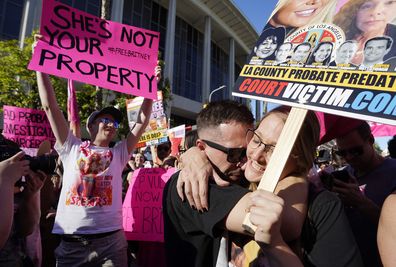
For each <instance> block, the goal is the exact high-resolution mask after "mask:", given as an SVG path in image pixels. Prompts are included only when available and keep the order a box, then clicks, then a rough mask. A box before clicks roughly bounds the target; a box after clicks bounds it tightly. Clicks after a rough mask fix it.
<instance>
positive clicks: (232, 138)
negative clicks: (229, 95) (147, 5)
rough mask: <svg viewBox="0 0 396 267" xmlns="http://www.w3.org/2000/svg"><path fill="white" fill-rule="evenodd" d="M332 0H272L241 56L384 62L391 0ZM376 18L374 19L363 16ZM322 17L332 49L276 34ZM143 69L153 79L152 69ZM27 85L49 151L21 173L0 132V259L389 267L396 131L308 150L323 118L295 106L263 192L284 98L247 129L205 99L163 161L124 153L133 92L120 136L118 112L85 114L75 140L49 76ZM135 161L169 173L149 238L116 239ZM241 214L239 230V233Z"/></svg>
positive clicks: (310, 62)
mask: <svg viewBox="0 0 396 267" xmlns="http://www.w3.org/2000/svg"><path fill="white" fill-rule="evenodd" d="M336 4H337V1H336V0H306V1H305V0H303V1H290V0H280V1H279V3H278V5H277V6H276V8H275V10H274V12H273V14H272V16H271V18H270V20H269V22H268V25H267V26H266V28H265V29H264V31H263V34H262V35H261V37H260V39H259V41H258V43H257V45H256V47H255V48H254V49H253V52H252V56H251V59H250V64H257V65H277V66H299V67H317V66H322V67H323V66H325V67H337V68H339V67H340V68H341V67H346V68H348V69H360V70H369V71H371V70H373V69H375V66H377V65H378V64H385V65H386V64H388V65H389V66H390V68H393V69H391V70H394V67H395V66H396V62H394V61H395V59H394V58H395V57H396V54H395V53H396V49H393V47H394V41H393V40H394V38H393V37H394V36H395V35H396V33H395V26H394V25H393V24H392V21H393V19H394V18H395V14H396V13H394V12H390V11H392V8H393V7H394V6H395V4H396V1H384V0H370V1H367V0H349V1H348V2H347V3H346V4H345V5H343V6H342V7H341V8H340V10H339V11H338V13H337V14H335V8H336ZM346 14H347V15H346ZM378 14H380V15H381V16H382V18H384V19H382V20H381V21H379V20H378V21H377V20H375V18H376V17H377V16H378ZM327 22H329V23H334V24H335V25H337V26H338V27H340V28H341V29H342V30H343V31H344V32H345V35H346V40H345V41H344V42H342V43H340V44H339V45H338V46H335V44H334V42H330V41H323V40H322V41H319V35H318V32H312V34H310V35H307V38H306V41H303V42H300V43H298V44H297V43H293V42H289V41H288V40H287V38H288V37H289V36H291V35H292V34H293V33H295V32H297V30H299V29H301V28H303V27H304V26H305V25H307V24H317V23H327ZM334 52H335V56H333V57H332V54H333V53H334ZM332 58H333V59H334V60H332ZM387 70H388V69H387ZM153 73H155V76H156V78H157V80H159V78H160V73H161V68H160V67H158V66H157V67H156V68H155V69H154V70H153ZM37 84H38V91H39V96H40V100H41V104H42V107H43V109H44V111H45V112H46V115H47V118H48V120H49V123H50V125H51V128H52V131H53V133H54V136H55V138H56V144H55V147H54V152H52V153H54V154H56V158H58V160H57V161H56V160H55V159H54V158H51V159H49V160H53V161H54V162H55V161H56V164H54V168H50V169H45V170H43V169H41V168H38V169H37V168H33V167H32V164H31V163H32V160H31V159H29V158H27V157H26V156H25V154H24V152H21V151H20V150H21V149H20V148H19V147H18V145H17V144H16V143H14V142H11V141H9V140H7V139H6V138H4V137H3V136H1V140H0V147H1V149H2V151H1V155H0V156H1V158H0V201H1V203H2V204H1V205H0V214H2V219H1V220H0V266H43V267H44V266H60V267H62V266H65V267H66V266H67V267H68V266H121V267H123V266H168V267H173V266H197V267H198V266H205V267H206V266H233V267H242V266H285V267H290V266H293V267H294V266H296V267H298V266H317V267H327V266H328V267H330V266H331V267H334V266H352V267H359V266H366V267H377V266H378V267H379V266H395V265H396V256H395V255H394V253H392V252H393V250H394V247H395V245H396V227H395V223H396V215H395V212H394V211H393V209H392V206H393V205H394V203H395V202H396V198H395V194H396V179H395V178H394V177H393V172H396V159H393V158H394V157H396V149H395V147H396V145H395V144H396V137H395V138H393V139H392V140H391V141H390V142H389V149H388V150H389V154H390V156H389V157H383V156H381V155H380V154H379V153H378V152H377V151H376V149H375V146H374V142H375V140H374V136H373V134H372V132H371V129H370V126H369V124H368V123H367V122H366V121H360V120H354V119H345V120H341V121H343V122H339V123H335V124H334V127H335V128H338V129H339V130H340V131H334V132H333V135H332V138H331V139H334V140H335V144H334V145H331V147H330V148H326V149H325V150H322V151H320V150H318V146H319V145H320V144H322V143H323V142H325V141H324V140H326V141H329V140H330V139H329V136H326V138H327V139H325V138H324V137H323V135H322V127H323V125H322V123H323V120H322V119H321V118H322V117H321V116H323V114H321V115H320V113H318V112H313V111H309V112H308V113H307V115H306V117H305V120H304V122H303V126H302V128H301V131H300V132H299V134H298V136H297V140H296V142H295V144H294V146H293V148H292V150H291V153H290V154H289V155H286V156H287V161H286V164H285V167H284V168H283V171H282V173H281V175H280V177H279V181H278V183H277V185H276V188H275V190H274V192H268V191H266V190H262V189H259V188H260V187H259V186H258V184H259V183H260V182H261V180H262V177H263V174H264V172H265V170H266V168H267V167H268V164H269V162H270V159H271V157H272V155H273V151H274V149H275V147H276V146H277V143H278V141H279V138H280V135H281V132H282V130H283V128H284V126H285V123H286V120H287V118H288V117H289V115H290V112H291V111H290V108H289V107H286V106H279V107H277V108H275V109H273V110H271V111H269V112H267V113H266V114H265V116H264V117H263V118H262V120H261V121H260V122H256V124H255V120H254V117H253V114H252V112H251V111H250V110H249V108H248V107H247V106H246V105H244V104H240V103H237V102H235V101H230V100H223V101H218V102H211V103H209V104H208V105H207V106H205V107H204V108H203V109H202V110H201V111H200V112H199V114H198V116H197V129H195V130H191V131H189V132H187V133H186V135H185V138H184V143H183V145H181V146H180V147H179V148H178V151H177V153H176V154H175V155H174V156H172V155H171V151H172V143H171V140H170V139H168V140H167V141H166V142H163V143H160V144H157V145H155V146H154V147H152V149H151V148H149V150H150V151H148V150H147V149H146V150H144V149H136V145H137V143H138V140H139V138H140V136H141V135H142V134H143V132H144V131H145V129H146V127H147V125H148V123H149V119H150V115H151V111H152V103H153V101H152V100H150V99H145V100H144V101H143V104H142V107H141V109H140V110H139V114H138V115H137V117H136V121H135V122H134V123H131V125H130V132H129V133H128V135H127V137H126V138H125V139H123V140H119V141H118V142H117V143H116V144H115V145H113V141H114V139H115V137H116V133H117V129H118V128H119V126H120V121H122V118H123V117H124V116H125V114H124V112H121V111H120V110H118V109H116V108H115V107H105V108H103V109H100V110H96V111H94V112H92V113H91V114H90V115H89V116H88V118H87V120H86V123H85V126H86V129H87V132H88V134H89V140H82V139H81V138H80V137H79V136H78V135H77V134H75V132H73V131H72V130H71V127H70V125H69V123H68V122H67V120H66V118H65V117H64V115H63V113H62V111H61V109H60V107H59V105H58V102H57V99H56V96H55V93H54V89H53V87H52V85H51V81H50V79H49V76H48V75H47V74H44V73H40V72H37ZM141 168H164V169H169V168H176V169H177V171H176V172H175V174H174V175H172V177H171V178H170V179H169V181H168V182H167V183H166V185H165V188H164V190H163V199H162V212H163V227H164V243H163V244H159V245H158V244H157V245H155V244H152V243H151V244H150V243H143V242H142V243H140V242H136V241H134V240H132V241H131V240H128V241H127V240H126V236H125V233H124V230H123V217H122V216H123V212H122V211H123V209H122V203H123V200H124V197H125V194H126V192H127V190H128V187H129V182H130V180H131V179H132V177H133V173H134V172H135V171H136V170H138V169H141ZM263 182H265V181H263ZM246 217H248V218H249V220H250V222H251V224H253V226H254V228H255V229H254V231H253V232H252V231H246V227H245V226H244V222H245V218H246ZM37 236H40V237H41V242H39V241H37V240H40V238H39V239H38V238H37ZM145 250H147V251H148V250H151V251H152V252H153V253H151V254H145V253H142V252H145ZM148 255H150V256H148ZM139 257H150V260H147V259H143V258H139ZM148 262H150V263H148Z"/></svg>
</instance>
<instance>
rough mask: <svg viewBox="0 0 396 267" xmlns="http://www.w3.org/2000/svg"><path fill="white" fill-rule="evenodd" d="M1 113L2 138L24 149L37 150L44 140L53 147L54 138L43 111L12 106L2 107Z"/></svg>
mask: <svg viewBox="0 0 396 267" xmlns="http://www.w3.org/2000/svg"><path fill="white" fill-rule="evenodd" d="M3 111H4V125H3V135H4V137H6V138H7V139H10V140H12V141H14V142H16V143H17V144H19V146H21V147H25V148H38V147H39V145H40V144H41V142H42V141H44V140H49V141H50V142H51V145H52V147H53V146H54V144H55V136H54V134H53V132H52V130H51V126H50V124H49V122H48V119H47V116H46V115H45V112H44V111H42V110H36V109H30V108H18V107H13V106H3Z"/></svg>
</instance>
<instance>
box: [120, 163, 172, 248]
mask: <svg viewBox="0 0 396 267" xmlns="http://www.w3.org/2000/svg"><path fill="white" fill-rule="evenodd" d="M175 171H176V169H174V168H171V169H167V170H166V169H163V168H141V169H138V170H136V171H134V173H133V176H132V179H131V181H130V184H129V188H128V192H127V194H126V196H125V200H124V203H123V206H122V210H123V211H122V217H123V227H124V231H125V236H126V238H127V239H128V240H141V241H154V242H164V223H163V217H162V191H163V189H164V186H165V183H166V182H167V181H168V180H169V178H170V177H171V176H172V174H174V173H175Z"/></svg>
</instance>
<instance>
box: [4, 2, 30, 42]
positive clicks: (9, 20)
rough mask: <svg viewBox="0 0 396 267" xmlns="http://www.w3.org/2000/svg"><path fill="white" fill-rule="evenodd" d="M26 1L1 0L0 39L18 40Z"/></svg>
mask: <svg viewBox="0 0 396 267" xmlns="http://www.w3.org/2000/svg"><path fill="white" fill-rule="evenodd" d="M24 2H25V1H24V0H0V39H1V40H9V39H18V38H19V30H20V28H21V20H22V13H23V5H24Z"/></svg>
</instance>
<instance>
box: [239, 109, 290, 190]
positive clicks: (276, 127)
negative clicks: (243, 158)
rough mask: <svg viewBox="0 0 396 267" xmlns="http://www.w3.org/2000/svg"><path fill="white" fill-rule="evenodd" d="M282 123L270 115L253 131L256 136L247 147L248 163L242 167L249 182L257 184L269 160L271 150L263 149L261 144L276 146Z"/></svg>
mask: <svg viewBox="0 0 396 267" xmlns="http://www.w3.org/2000/svg"><path fill="white" fill-rule="evenodd" d="M283 126H284V121H283V120H282V118H280V117H279V115H277V114H270V115H268V116H267V117H266V118H264V119H263V120H262V121H261V123H260V125H259V126H258V128H257V129H256V130H255V133H256V135H257V136H254V137H253V138H252V139H251V140H250V142H249V143H248V146H247V152H246V154H247V158H248V161H247V163H246V164H245V165H244V167H243V169H244V170H245V177H246V179H247V180H248V181H249V182H259V181H260V179H261V177H262V175H263V173H264V171H265V168H266V167H267V164H268V162H269V159H270V157H271V154H272V149H265V148H264V145H263V144H261V145H260V144H259V142H260V141H261V142H263V143H264V144H267V145H276V143H277V142H278V139H279V136H280V134H281V132H282V129H283Z"/></svg>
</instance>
